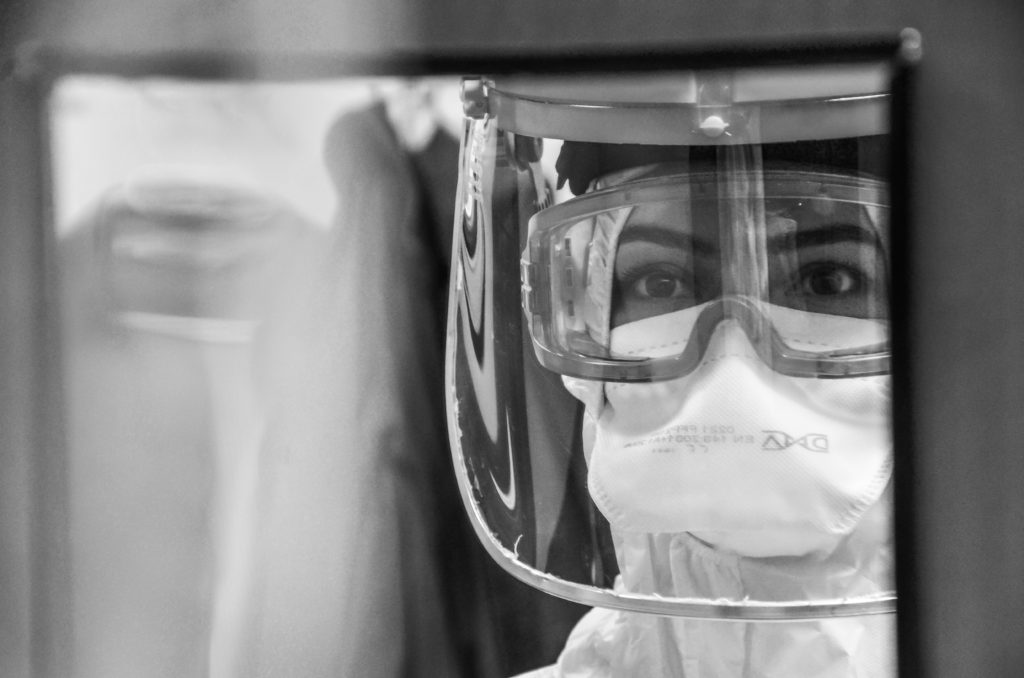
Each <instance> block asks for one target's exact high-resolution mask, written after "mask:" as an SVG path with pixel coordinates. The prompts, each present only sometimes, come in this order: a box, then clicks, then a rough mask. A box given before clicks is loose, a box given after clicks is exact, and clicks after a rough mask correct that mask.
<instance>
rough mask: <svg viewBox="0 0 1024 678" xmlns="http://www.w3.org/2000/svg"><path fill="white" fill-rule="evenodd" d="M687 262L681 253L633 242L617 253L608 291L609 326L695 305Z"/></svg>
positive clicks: (693, 286) (691, 278)
mask: <svg viewBox="0 0 1024 678" xmlns="http://www.w3.org/2000/svg"><path fill="white" fill-rule="evenodd" d="M696 296H697V295H696V290H695V285H694V274H693V270H692V266H691V264H690V262H688V261H687V257H685V256H684V254H683V252H682V250H680V249H678V248H674V247H664V246H660V245H657V244H653V243H640V242H633V243H630V244H628V245H626V246H624V247H622V248H621V249H620V251H619V254H618V256H617V259H616V264H615V279H614V285H613V290H612V325H613V326H618V325H621V324H623V323H627V322H632V321H634V320H640V319H643V318H649V317H651V316H655V315H661V314H663V313H670V312H672V311H676V310H679V309H682V308H687V307H690V306H693V305H694V304H695V298H696Z"/></svg>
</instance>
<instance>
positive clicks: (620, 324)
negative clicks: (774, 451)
mask: <svg viewBox="0 0 1024 678" xmlns="http://www.w3.org/2000/svg"><path fill="white" fill-rule="evenodd" d="M651 174H655V176H651ZM625 179H626V180H625V181H623V177H622V176H618V177H610V178H608V179H607V180H605V181H604V184H608V183H613V184H615V185H613V186H612V187H610V188H600V187H598V190H595V191H593V192H591V193H587V194H584V195H582V196H580V197H577V198H574V199H572V200H569V201H567V202H564V203H561V204H558V205H555V206H553V207H549V208H546V209H543V210H541V211H539V212H537V213H536V214H535V215H533V217H532V218H531V219H530V235H529V238H528V244H527V247H526V249H525V251H524V253H523V261H522V288H523V308H524V311H525V314H526V318H527V321H528V324H529V328H530V334H531V336H532V339H533V344H534V348H535V352H536V354H537V358H538V360H539V361H540V362H541V364H543V365H544V366H545V367H547V368H549V369H551V370H554V371H556V372H559V373H561V374H564V375H567V376H573V377H581V378H590V379H601V380H608V381H656V380H664V379H672V378H677V377H680V376H683V375H686V374H688V373H689V372H691V371H693V370H694V369H695V368H696V367H697V366H698V365H699V364H700V362H701V360H702V359H703V356H704V352H705V350H706V348H707V346H708V343H709V341H710V340H711V337H712V335H713V334H714V332H715V330H716V328H717V327H718V326H719V325H720V324H721V323H723V322H725V321H726V320H733V321H735V322H736V323H737V324H739V325H740V326H741V327H742V328H743V330H744V332H745V333H746V336H747V338H748V339H749V340H750V343H751V344H752V345H753V346H754V348H755V349H756V351H757V353H758V355H759V356H760V358H761V359H762V360H763V361H764V362H765V363H767V364H768V365H769V366H771V367H772V369H774V370H775V371H776V372H779V373H781V374H786V375H790V376H797V377H825V378H829V377H833V378H834V377H854V376H867V375H877V374H885V373H887V372H888V370H889V328H888V320H889V301H888V295H889V284H888V280H889V271H888V260H889V256H888V251H889V232H888V229H889V219H888V206H887V198H886V188H885V184H884V183H883V182H881V181H877V180H874V179H868V178H863V177H855V176H848V175H839V174H829V173H823V172H812V171H802V170H786V169H777V170H768V169H764V170H756V171H747V172H682V171H673V170H672V168H671V167H669V168H666V167H660V168H657V169H656V170H653V171H648V172H647V174H646V175H644V173H643V172H640V173H639V175H638V173H637V172H636V171H633V172H632V173H628V175H627V176H626V177H625Z"/></svg>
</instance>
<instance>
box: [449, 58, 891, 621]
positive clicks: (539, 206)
mask: <svg viewBox="0 0 1024 678" xmlns="http://www.w3.org/2000/svg"><path fill="white" fill-rule="evenodd" d="M887 84H888V83H887V74H886V72H885V70H884V69H882V68H878V67H869V66H843V67H832V68H828V69H819V68H807V67H801V68H779V69H758V70H753V69H747V70H738V71H728V72H724V71H721V72H719V71H716V72H696V73H693V72H690V73H686V72H682V73H678V74H676V75H675V76H671V77H669V76H664V75H660V76H657V77H654V76H619V77H602V78H597V77H594V78H578V79H573V80H571V81H568V80H563V81H555V80H547V79H544V80H538V79H535V80H532V81H525V80H524V81H514V80H512V81H491V80H486V79H485V80H480V81H469V82H468V83H467V88H466V97H465V98H466V105H467V112H468V117H467V121H466V127H465V136H464V140H463V161H462V162H463V167H462V179H461V185H460V192H459V206H460V208H461V219H460V221H459V222H458V223H457V224H456V231H457V239H456V248H455V249H456V254H455V258H454V266H453V280H452V296H451V301H450V305H449V326H448V382H449V383H448V389H447V393H448V398H449V419H450V421H449V427H450V431H451V438H452V447H453V454H454V455H455V465H456V472H457V473H458V474H459V476H460V484H461V487H462V490H463V495H464V499H465V502H466V506H467V508H468V510H469V513H470V515H471V517H472V518H473V521H474V523H475V524H476V527H477V531H478V534H479V535H480V537H481V539H482V541H483V542H484V544H485V546H487V548H488V549H489V551H490V552H491V554H492V555H493V556H494V557H495V558H496V559H497V560H498V561H499V562H500V563H501V564H502V565H503V566H504V567H505V568H506V569H508V570H509V571H510V572H512V573H513V574H515V575H516V576H518V577H519V578H521V579H523V580H525V581H527V582H529V583H531V584H533V585H535V586H537V587H539V588H541V589H543V590H546V591H548V592H550V593H553V594H555V595H559V596H563V597H566V598H570V599H573V600H577V601H579V602H583V603H586V604H590V605H598V606H604V607H613V608H621V609H629V610H635V611H643V612H654V613H659V614H669V615H679V616H689V617H702V618H734V619H773V618H779V619H795V618H819V617H828V616H844V615H858V614H865V613H878V612H889V611H892V610H893V609H894V600H895V596H894V583H893V572H892V564H893V563H892V560H893V554H892V536H891V490H890V480H891V469H892V434H891V426H890V416H889V409H890V408H889V381H888V377H887V376H886V375H887V374H888V371H889V347H888V346H889V328H888V319H889V284H888V281H889V278H890V275H891V273H890V270H889V242H890V236H889V229H890V223H889V215H888V196H887V190H886V182H885V176H886V173H887V172H886V170H887V167H886V163H887V158H888V155H887V146H886V140H887V137H886V134H887V131H888V97H887V94H886V90H887Z"/></svg>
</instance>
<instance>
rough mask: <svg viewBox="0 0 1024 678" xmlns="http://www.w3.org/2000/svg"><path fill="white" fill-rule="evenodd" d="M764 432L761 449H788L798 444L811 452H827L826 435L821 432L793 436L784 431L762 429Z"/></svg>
mask: <svg viewBox="0 0 1024 678" xmlns="http://www.w3.org/2000/svg"><path fill="white" fill-rule="evenodd" d="M762 433H764V434H765V439H764V442H762V443H761V449H762V450H772V451H778V450H788V449H789V448H791V447H793V446H794V445H799V446H800V447H802V448H804V449H805V450H810V451H811V452H828V436H827V435H824V434H821V433H808V434H807V435H804V436H800V437H799V438H794V437H793V436H791V435H789V434H788V433H786V432H785V431H762Z"/></svg>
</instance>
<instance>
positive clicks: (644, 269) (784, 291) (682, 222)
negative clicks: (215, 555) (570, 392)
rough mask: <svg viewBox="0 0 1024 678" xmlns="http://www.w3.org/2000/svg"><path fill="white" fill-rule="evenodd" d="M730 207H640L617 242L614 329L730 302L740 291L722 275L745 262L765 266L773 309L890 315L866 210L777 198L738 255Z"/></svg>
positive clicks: (881, 255)
mask: <svg viewBox="0 0 1024 678" xmlns="http://www.w3.org/2000/svg"><path fill="white" fill-rule="evenodd" d="M721 206H722V205H721V203H719V201H717V200H710V199H704V200H693V201H665V202H658V203H648V204H644V205H639V206H636V207H634V208H633V211H632V213H631V214H630V217H629V219H628V221H627V223H626V225H625V227H624V228H623V231H622V234H621V235H620V238H619V243H618V251H617V255H616V260H615V279H614V285H613V292H612V308H613V311H612V323H611V324H612V327H617V326H619V325H623V324H625V323H629V322H633V321H635V320H641V319H644V318H648V317H652V316H655V315H661V314H664V313H670V312H673V311H677V310H681V309H685V308H690V307H692V306H696V305H699V304H702V303H705V302H708V301H712V300H714V299H715V298H717V297H720V296H722V295H723V289H724V290H729V289H731V287H730V283H729V281H728V280H723V278H727V277H728V276H729V275H730V273H729V272H730V271H731V270H734V267H735V264H736V263H738V264H739V265H746V266H748V267H751V268H761V269H763V270H762V271H761V272H756V273H755V275H757V274H761V275H763V273H764V272H766V273H767V276H766V277H767V280H766V282H765V285H764V289H763V292H762V293H763V294H765V295H766V297H767V299H766V300H767V301H768V302H770V303H772V304H776V305H779V306H784V307H787V308H792V309H797V310H801V311H807V312H811V313H819V314H828V315H837V316H846V317H852V318H885V317H886V316H887V301H886V287H887V285H886V277H887V274H886V264H885V261H886V258H885V251H884V245H883V242H882V240H881V238H880V237H879V235H878V227H877V226H876V225H874V224H873V223H872V220H871V218H870V216H869V214H868V213H867V211H866V210H865V208H864V207H862V206H860V205H858V204H856V203H850V202H839V201H832V200H825V199H797V198H777V199H772V198H769V199H767V200H766V201H765V203H764V216H763V227H758V226H756V225H751V226H749V227H745V230H746V232H747V233H749V237H748V238H745V242H743V243H742V244H741V246H742V247H744V248H746V249H747V250H748V251H747V252H745V253H737V252H734V251H733V252H723V245H722V240H723V239H722V238H721V235H720V232H721V230H722V229H721V228H720V226H719V225H720V223H721V219H722V218H721V217H720V212H721V211H723V210H722V209H721ZM733 247H735V245H733ZM729 258H732V259H733V261H728V259H729ZM734 262H735V263H734ZM744 262H745V263H744Z"/></svg>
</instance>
